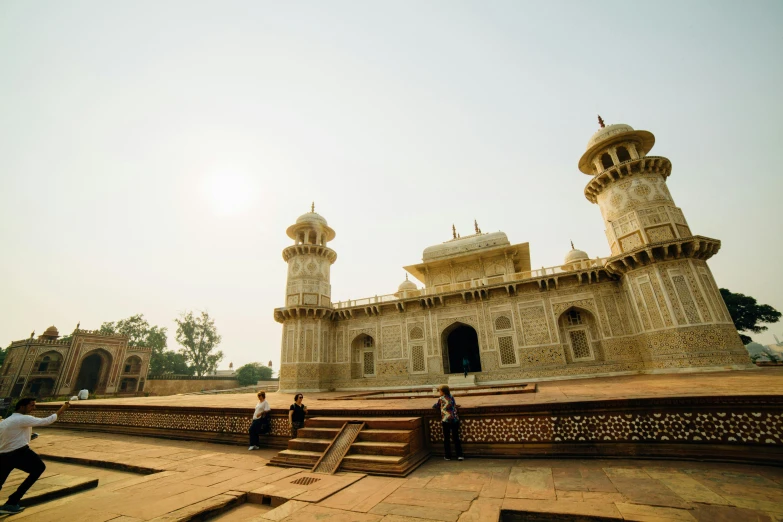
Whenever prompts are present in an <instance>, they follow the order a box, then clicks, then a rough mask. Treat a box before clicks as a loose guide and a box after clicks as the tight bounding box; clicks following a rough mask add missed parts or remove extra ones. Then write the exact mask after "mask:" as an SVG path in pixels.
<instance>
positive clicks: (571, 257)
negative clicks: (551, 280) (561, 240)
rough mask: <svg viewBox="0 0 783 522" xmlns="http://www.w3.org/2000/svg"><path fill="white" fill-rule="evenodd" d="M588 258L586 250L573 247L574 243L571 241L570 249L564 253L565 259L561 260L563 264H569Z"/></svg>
mask: <svg viewBox="0 0 783 522" xmlns="http://www.w3.org/2000/svg"><path fill="white" fill-rule="evenodd" d="M589 259H590V256H588V255H587V252H585V251H584V250H579V249H577V248H574V243H573V242H572V243H571V251H570V252H568V253H567V254H566V256H565V259H564V260H563V264H564V265H570V264H571V263H575V262H577V261H586V260H589Z"/></svg>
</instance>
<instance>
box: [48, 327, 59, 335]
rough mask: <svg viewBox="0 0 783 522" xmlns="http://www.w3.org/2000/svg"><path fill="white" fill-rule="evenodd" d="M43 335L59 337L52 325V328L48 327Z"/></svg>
mask: <svg viewBox="0 0 783 522" xmlns="http://www.w3.org/2000/svg"><path fill="white" fill-rule="evenodd" d="M44 335H56V336H59V335H60V332H59V331H58V330H57V327H56V326H54V325H52V326H50V327H49V328H47V329H46V331H45V332H44Z"/></svg>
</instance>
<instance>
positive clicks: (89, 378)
mask: <svg viewBox="0 0 783 522" xmlns="http://www.w3.org/2000/svg"><path fill="white" fill-rule="evenodd" d="M110 367H111V358H110V356H109V355H108V354H104V353H103V352H100V351H96V352H93V353H91V354H90V355H88V356H87V357H85V358H84V359H82V365H81V368H80V369H79V376H78V377H77V378H76V387H75V388H74V389H75V390H76V391H77V392H78V391H79V390H89V391H90V393H103V392H104V391H106V381H107V379H108V373H109V368H110Z"/></svg>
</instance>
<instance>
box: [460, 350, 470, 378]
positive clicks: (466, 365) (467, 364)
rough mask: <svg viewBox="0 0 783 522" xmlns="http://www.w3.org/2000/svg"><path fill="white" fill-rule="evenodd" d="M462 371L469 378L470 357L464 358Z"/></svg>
mask: <svg viewBox="0 0 783 522" xmlns="http://www.w3.org/2000/svg"><path fill="white" fill-rule="evenodd" d="M462 370H463V371H464V372H465V378H466V379H467V378H468V372H469V371H470V359H468V356H467V355H466V356H465V357H463V358H462Z"/></svg>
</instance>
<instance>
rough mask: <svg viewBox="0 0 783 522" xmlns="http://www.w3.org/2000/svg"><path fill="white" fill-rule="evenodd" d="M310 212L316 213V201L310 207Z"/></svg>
mask: <svg viewBox="0 0 783 522" xmlns="http://www.w3.org/2000/svg"><path fill="white" fill-rule="evenodd" d="M310 212H315V201H313V203H312V204H311V205H310Z"/></svg>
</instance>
